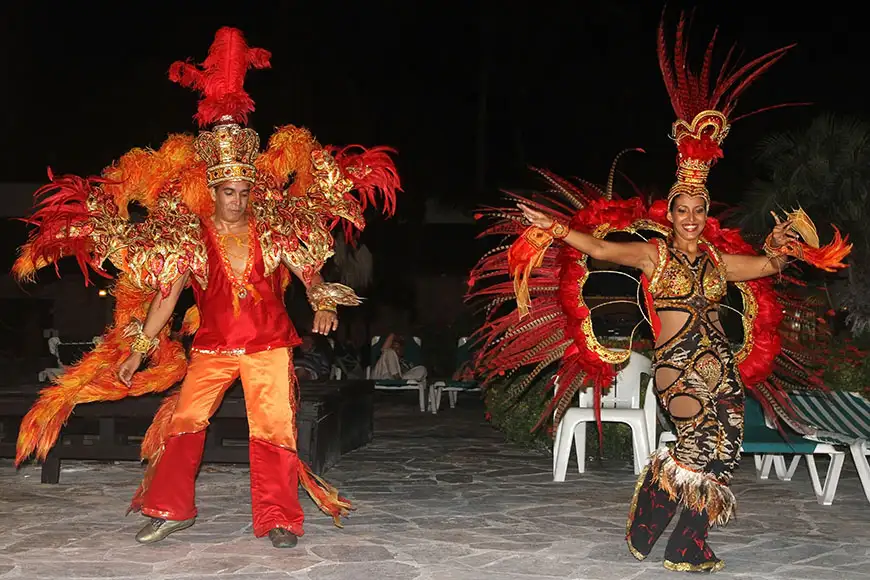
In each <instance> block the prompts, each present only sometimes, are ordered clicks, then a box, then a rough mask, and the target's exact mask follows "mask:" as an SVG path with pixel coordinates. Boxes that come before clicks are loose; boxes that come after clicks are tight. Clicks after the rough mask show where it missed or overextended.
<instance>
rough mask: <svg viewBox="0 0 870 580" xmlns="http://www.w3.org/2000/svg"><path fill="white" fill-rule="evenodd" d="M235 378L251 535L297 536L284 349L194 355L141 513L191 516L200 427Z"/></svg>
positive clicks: (289, 364) (290, 377) (291, 390)
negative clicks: (243, 411)
mask: <svg viewBox="0 0 870 580" xmlns="http://www.w3.org/2000/svg"><path fill="white" fill-rule="evenodd" d="M239 376H241V379H242V387H243V389H244V392H245V405H246V407H247V415H248V428H249V432H250V442H249V450H250V461H251V508H252V511H253V519H254V534H255V535H256V536H258V537H260V536H264V535H266V534H268V533H269V530H271V529H273V528H277V527H280V528H284V529H287V530H289V531H290V532H292V533H293V534H295V535H297V536H301V535H302V523H303V520H304V516H303V514H302V507H301V506H300V505H299V492H298V490H299V459H298V457H297V455H296V425H295V422H296V415H295V400H296V393H295V388H296V378H295V374H294V373H293V361H292V358H291V354H290V350H289V349H287V348H280V349H275V350H268V351H261V352H258V353H255V354H250V355H248V354H245V355H221V354H205V353H199V352H194V353H193V355H192V356H191V359H190V365H189V367H188V370H187V376H186V377H185V379H184V383H183V384H182V386H181V392H180V394H179V399H178V403H177V406H176V408H175V411H174V412H173V414H172V419H171V420H170V424H169V430H168V434H169V436H168V437H167V439H166V443H165V447H164V450H163V455H162V456H161V458H160V461H159V463H158V464H157V466H156V470H155V472H154V479H153V480H152V481H151V484H150V486H149V487H148V490H147V492H146V493H145V497H144V500H143V507H142V513H144V514H145V515H148V516H151V517H159V518H164V519H169V520H186V519H190V518H192V517H194V516H195V515H196V513H197V512H196V506H195V501H194V497H195V494H194V484H195V481H196V475H197V472H198V470H199V465H200V461H201V460H202V451H203V446H204V444H205V429H206V427H207V426H208V421H209V419H210V418H211V416H212V415H213V414H214V413H215V411H217V409H218V407H219V406H220V403H221V400H222V399H223V396H224V393H225V392H226V390H227V389H228V388H229V387H230V385H231V384H232V383H233V382H234V381H235V380H236V378H238V377H239Z"/></svg>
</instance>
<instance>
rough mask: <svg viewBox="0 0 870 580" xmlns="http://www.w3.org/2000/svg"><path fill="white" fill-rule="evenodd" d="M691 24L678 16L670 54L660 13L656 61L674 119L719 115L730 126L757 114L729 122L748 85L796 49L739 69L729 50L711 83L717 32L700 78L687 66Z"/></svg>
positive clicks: (780, 50)
mask: <svg viewBox="0 0 870 580" xmlns="http://www.w3.org/2000/svg"><path fill="white" fill-rule="evenodd" d="M690 28H691V26H690V22H689V21H687V19H686V15H685V14H684V13H681V14H680V20H679V22H678V23H677V30H676V40H675V43H674V47H673V50H672V51H671V50H669V48H668V42H667V39H666V35H665V15H664V12H662V19H661V23H660V24H659V31H658V60H659V68H660V69H661V72H662V78H663V79H664V81H665V87H667V90H668V96H669V97H670V99H671V106H672V107H673V108H674V113H676V115H677V118H679V119H683V120H684V121H687V122H690V121H691V120H692V119H694V118H695V116H696V115H697V114H698V113H700V112H701V111H707V110H715V111H720V112H721V113H723V114H724V115H725V116H726V117H728V119H729V121H730V122H734V121H736V120H738V119H741V118H744V117H747V116H749V115H752V114H755V113H758V112H760V110H759V111H753V112H752V113H747V114H744V115H742V116H740V117H738V118H737V119H731V113H732V112H733V111H734V108H735V106H736V105H737V100H738V98H739V97H740V95H741V94H742V93H743V91H745V90H746V89H747V88H748V87H749V85H751V84H752V83H753V82H755V81H756V80H757V79H758V77H760V76H761V75H762V74H764V73H765V72H766V71H767V70H768V69H769V68H770V67H771V66H773V65H774V64H776V63H777V62H778V61H779V60H780V59H781V58H782V57H783V56H785V54H786V52H788V51H789V50H790V49H791V48H793V47H794V46H795V45H794V44H791V45H789V46H784V47H782V48H778V49H776V50H773V51H771V52H768V53H767V54H764V55H762V56H760V57H758V58H756V59H754V60H751V61H750V62H748V63H746V64H745V65H743V66H741V67H739V68H738V67H736V66H735V65H732V59H733V55H734V47H732V48H731V49H730V50H729V51H728V54H727V56H726V58H725V61H724V62H723V64H722V67H721V68H720V70H719V74H718V75H717V76H716V81H715V82H714V83H712V84H711V83H710V78H711V76H712V75H711V73H712V68H713V52H714V49H715V43H716V37H717V35H718V30H716V31H715V32H714V33H713V38H712V40H711V41H710V43H709V44H708V45H707V50H706V52H705V53H704V60H703V63H702V66H701V72H700V75H699V76H695V75H694V74H692V73H691V66H690V64H689V62H688V51H689V41H688V35H689V32H690ZM802 104H805V103H784V104H780V105H775V106H772V107H765V108H764V109H761V110H765V111H766V110H770V109H775V108H779V107H788V106H795V105H802Z"/></svg>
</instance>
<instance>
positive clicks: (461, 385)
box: [444, 381, 480, 389]
mask: <svg viewBox="0 0 870 580" xmlns="http://www.w3.org/2000/svg"><path fill="white" fill-rule="evenodd" d="M444 386H445V387H450V388H453V389H479V388H480V383H478V382H477V381H444Z"/></svg>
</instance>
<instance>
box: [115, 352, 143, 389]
mask: <svg viewBox="0 0 870 580" xmlns="http://www.w3.org/2000/svg"><path fill="white" fill-rule="evenodd" d="M141 364H142V353H141V352H133V353H130V356H128V357H127V358H126V359H124V362H122V363H121V365H120V366H119V367H118V378H119V379H121V382H122V383H124V384H125V385H127V387H128V388H129V387H130V385H131V384H132V382H133V375H134V374H136V371H138V370H139V365H141Z"/></svg>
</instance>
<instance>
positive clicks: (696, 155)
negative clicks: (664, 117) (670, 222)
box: [668, 111, 731, 207]
mask: <svg viewBox="0 0 870 580" xmlns="http://www.w3.org/2000/svg"><path fill="white" fill-rule="evenodd" d="M730 129H731V126H730V125H729V124H728V119H727V118H726V117H725V115H724V114H722V113H721V112H719V111H701V112H700V113H698V114H697V115H695V118H694V119H692V122H691V123H687V122H686V121H684V120H682V119H678V120H677V121H676V122H675V123H674V124H673V127H672V129H671V139H673V140H674V141H675V142H676V144H677V158H678V163H677V181H676V182H675V183H674V184H673V185H672V186H671V189H670V191H668V206H669V207H670V205H671V201H672V200H673V199H674V198H675V197H676V196H678V195H688V196H690V197H694V196H701V197H703V198H704V201H705V202H706V204H707V206H708V207H709V206H710V193H709V192H708V191H707V175H709V173H710V167H711V166H712V165H713V162H714V161H715V160H716V159H719V158H721V157H722V148H721V145H722V141H724V140H725V137H726V136H727V135H728V131H729V130H730Z"/></svg>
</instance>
